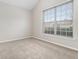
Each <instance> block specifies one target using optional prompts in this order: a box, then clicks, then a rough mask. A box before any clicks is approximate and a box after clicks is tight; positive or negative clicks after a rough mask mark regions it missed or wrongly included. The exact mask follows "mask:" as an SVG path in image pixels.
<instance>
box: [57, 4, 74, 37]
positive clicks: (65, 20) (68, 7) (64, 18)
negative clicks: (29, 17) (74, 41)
mask: <svg viewBox="0 0 79 59" xmlns="http://www.w3.org/2000/svg"><path fill="white" fill-rule="evenodd" d="M56 22H57V34H61V35H62V36H73V27H72V3H67V4H64V5H61V6H58V7H56ZM59 25H60V26H59ZM58 28H60V29H58Z"/></svg>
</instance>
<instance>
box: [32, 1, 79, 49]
mask: <svg viewBox="0 0 79 59" xmlns="http://www.w3.org/2000/svg"><path fill="white" fill-rule="evenodd" d="M67 1H69V0H40V1H39V2H40V3H39V4H38V5H37V6H36V8H35V9H34V11H33V36H34V37H36V38H40V39H41V40H45V41H48V42H51V43H55V44H58V45H61V46H64V47H68V48H72V49H76V50H77V49H78V47H77V45H78V42H77V41H78V39H77V38H78V37H77V33H78V31H77V29H78V28H77V24H78V23H77V20H78V19H77V18H78V15H77V13H78V12H77V0H74V3H73V7H74V8H73V12H74V13H73V32H74V37H73V38H68V37H63V36H56V35H47V34H44V33H43V10H45V9H48V8H51V7H54V6H57V5H60V4H62V3H65V2H67Z"/></svg>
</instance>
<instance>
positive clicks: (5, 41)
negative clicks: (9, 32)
mask: <svg viewBox="0 0 79 59" xmlns="http://www.w3.org/2000/svg"><path fill="white" fill-rule="evenodd" d="M30 37H31V36H29V37H22V38H14V39H9V40H3V41H0V43H5V42H10V41H16V40H22V39H25V38H30Z"/></svg>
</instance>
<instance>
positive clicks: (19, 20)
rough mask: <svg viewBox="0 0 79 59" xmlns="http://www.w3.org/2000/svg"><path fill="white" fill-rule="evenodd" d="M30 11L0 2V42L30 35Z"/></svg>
mask: <svg viewBox="0 0 79 59" xmlns="http://www.w3.org/2000/svg"><path fill="white" fill-rule="evenodd" d="M30 14H31V13H30V12H29V11H26V10H24V9H20V8H17V7H14V6H10V5H8V4H5V3H2V2H0V42H4V41H7V40H10V41H11V40H16V39H23V38H27V37H29V36H30V35H31V18H30V16H31V15H30Z"/></svg>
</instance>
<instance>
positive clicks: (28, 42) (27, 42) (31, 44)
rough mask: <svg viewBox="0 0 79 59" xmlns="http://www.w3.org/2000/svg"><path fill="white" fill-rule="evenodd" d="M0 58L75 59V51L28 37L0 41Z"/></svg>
mask: <svg viewBox="0 0 79 59" xmlns="http://www.w3.org/2000/svg"><path fill="white" fill-rule="evenodd" d="M0 59H77V51H73V50H70V49H66V48H63V47H60V46H57V45H54V44H50V43H47V42H44V41H41V40H38V39H34V38H30V39H23V40H17V41H12V42H7V43H0Z"/></svg>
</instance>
